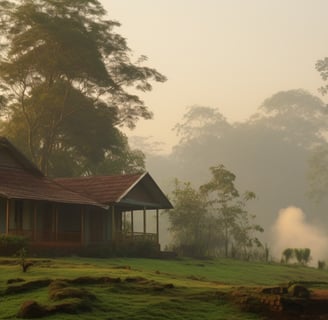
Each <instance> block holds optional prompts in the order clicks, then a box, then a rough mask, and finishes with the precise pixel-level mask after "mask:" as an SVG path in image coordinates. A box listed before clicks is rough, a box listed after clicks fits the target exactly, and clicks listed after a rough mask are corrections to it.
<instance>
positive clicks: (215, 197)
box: [200, 165, 263, 257]
mask: <svg viewBox="0 0 328 320" xmlns="http://www.w3.org/2000/svg"><path fill="white" fill-rule="evenodd" d="M210 171H211V173H212V178H211V180H210V181H209V182H208V183H205V184H203V185H202V186H201V187H200V190H201V191H202V192H203V193H204V194H206V195H208V196H209V197H210V203H211V206H212V210H213V211H214V213H215V216H216V218H217V221H218V222H219V225H220V226H221V228H222V233H223V238H224V253H225V256H226V257H228V255H229V246H231V244H232V243H233V241H237V242H238V245H241V244H242V243H244V244H246V243H249V244H251V242H250V241H251V238H250V231H251V230H252V229H254V228H255V229H257V231H263V230H262V229H261V228H260V227H258V226H255V225H254V226H252V225H251V224H250V223H249V217H248V215H247V210H245V203H246V202H247V201H249V200H251V199H254V198H255V193H254V192H250V191H247V192H245V194H244V195H243V197H241V196H240V194H239V191H238V190H237V188H236V186H235V179H236V176H235V174H233V173H232V172H230V171H229V170H227V169H226V168H225V167H224V166H223V165H218V166H215V167H211V168H210ZM244 249H245V247H244Z"/></svg>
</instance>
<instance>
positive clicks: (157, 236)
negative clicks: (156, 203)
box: [156, 209, 159, 243]
mask: <svg viewBox="0 0 328 320" xmlns="http://www.w3.org/2000/svg"><path fill="white" fill-rule="evenodd" d="M156 238H157V243H159V212H158V209H156Z"/></svg>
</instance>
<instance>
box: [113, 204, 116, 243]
mask: <svg viewBox="0 0 328 320" xmlns="http://www.w3.org/2000/svg"><path fill="white" fill-rule="evenodd" d="M115 239H116V234H115V207H114V206H112V242H115Z"/></svg>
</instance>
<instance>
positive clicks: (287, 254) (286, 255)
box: [282, 248, 294, 263]
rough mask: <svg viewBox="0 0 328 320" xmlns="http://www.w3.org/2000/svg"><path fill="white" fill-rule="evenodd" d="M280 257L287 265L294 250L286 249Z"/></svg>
mask: <svg viewBox="0 0 328 320" xmlns="http://www.w3.org/2000/svg"><path fill="white" fill-rule="evenodd" d="M282 255H283V257H284V261H285V263H288V262H289V261H290V259H292V258H293V257H294V249H292V248H286V249H285V250H284V251H283V253H282Z"/></svg>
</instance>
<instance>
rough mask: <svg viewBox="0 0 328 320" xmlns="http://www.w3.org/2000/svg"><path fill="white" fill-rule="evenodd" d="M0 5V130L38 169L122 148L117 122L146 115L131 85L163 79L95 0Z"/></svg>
mask: <svg viewBox="0 0 328 320" xmlns="http://www.w3.org/2000/svg"><path fill="white" fill-rule="evenodd" d="M0 12H1V21H0V27H1V28H0V33H1V37H0V41H1V52H0V85H1V87H0V89H1V99H0V106H1V115H2V118H3V119H5V120H4V122H3V127H2V129H1V133H2V134H6V135H7V136H9V137H10V138H12V139H13V140H15V143H17V144H18V145H19V146H20V147H22V148H23V150H25V152H26V153H27V154H28V156H30V157H31V159H32V160H33V161H34V162H35V163H37V164H38V165H39V167H40V168H41V170H43V171H44V172H46V173H47V172H49V171H50V172H55V171H56V170H57V171H58V169H55V168H56V167H57V165H58V162H57V161H58V160H59V159H63V158H65V157H66V158H70V159H71V164H72V166H73V167H75V169H73V170H72V172H73V171H74V172H77V171H80V172H87V171H88V170H89V171H91V168H94V167H97V168H99V167H101V166H103V162H104V161H106V160H109V161H110V158H111V157H112V156H113V155H115V156H116V157H117V156H119V155H121V156H122V155H123V154H126V152H127V151H129V148H128V146H127V139H126V138H125V136H124V135H123V134H122V132H121V131H120V129H119V128H120V126H122V125H126V126H128V127H130V128H133V127H134V126H135V125H136V121H137V120H138V119H139V118H145V119H150V118H151V117H152V112H151V111H150V110H149V108H148V107H147V106H146V105H145V104H144V102H143V101H142V100H141V99H140V98H139V96H138V95H137V94H135V92H137V91H136V90H141V91H149V90H151V89H152V85H151V81H158V82H163V81H165V80H166V79H165V77H164V76H163V75H162V74H161V73H159V72H158V71H157V70H156V69H153V68H149V67H147V66H143V64H144V62H145V60H146V58H145V57H141V58H140V59H138V60H137V61H136V62H132V61H131V59H130V52H131V50H130V49H129V47H128V45H127V43H126V40H125V39H124V38H123V37H122V36H120V35H119V34H117V33H116V32H114V28H115V27H118V26H119V25H120V24H119V23H118V22H116V21H112V20H109V19H107V17H106V11H105V10H104V9H103V7H102V6H101V4H100V2H99V1H97V0H33V1H31V0H23V1H20V2H16V1H1V2H0ZM129 88H131V89H133V92H134V93H130V92H129ZM122 150H125V152H121V151H122ZM132 155H133V156H134V157H135V156H137V157H140V154H139V155H137V154H135V153H134V154H133V153H132ZM128 158H129V157H128ZM128 158H127V159H128ZM139 163H140V161H139ZM53 169H54V170H55V171H52V170H53ZM72 172H71V173H72Z"/></svg>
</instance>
